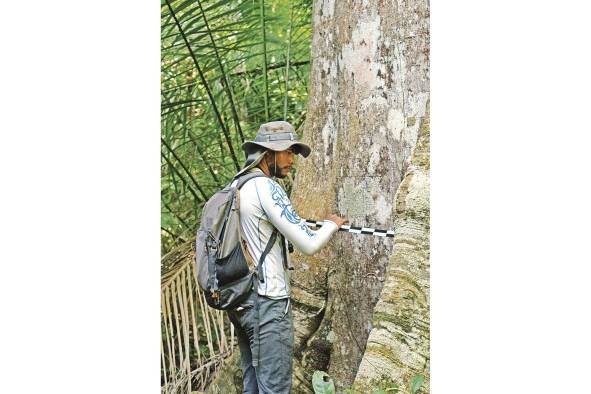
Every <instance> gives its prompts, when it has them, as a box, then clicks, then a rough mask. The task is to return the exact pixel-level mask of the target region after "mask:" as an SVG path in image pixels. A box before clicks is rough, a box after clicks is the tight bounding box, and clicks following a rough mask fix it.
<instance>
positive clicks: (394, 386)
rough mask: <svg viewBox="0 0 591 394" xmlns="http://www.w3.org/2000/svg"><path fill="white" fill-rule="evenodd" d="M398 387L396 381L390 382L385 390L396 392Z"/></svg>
mask: <svg viewBox="0 0 591 394" xmlns="http://www.w3.org/2000/svg"><path fill="white" fill-rule="evenodd" d="M399 389H400V388H399V387H398V385H397V384H396V383H392V385H391V386H390V387H388V388H387V389H386V392H394V393H397V392H398V390H399Z"/></svg>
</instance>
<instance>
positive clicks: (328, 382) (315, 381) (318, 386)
mask: <svg viewBox="0 0 591 394" xmlns="http://www.w3.org/2000/svg"><path fill="white" fill-rule="evenodd" d="M312 388H313V389H314V394H334V393H335V387H334V382H333V381H332V379H331V378H330V376H328V374H327V373H326V372H323V371H316V372H314V375H312Z"/></svg>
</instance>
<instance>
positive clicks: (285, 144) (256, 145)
mask: <svg viewBox="0 0 591 394" xmlns="http://www.w3.org/2000/svg"><path fill="white" fill-rule="evenodd" d="M261 147H263V148H265V149H270V150H273V151H276V152H281V151H284V150H287V149H289V148H292V147H294V148H295V150H294V153H295V154H300V155H302V156H304V157H308V156H309V155H310V152H311V151H312V150H311V149H310V147H309V146H308V145H306V144H304V143H302V142H297V141H272V142H254V141H246V142H245V143H244V144H242V149H244V151H245V152H246V154H247V155H248V154H250V153H251V152H254V151H256V150H259V149H260V148H261Z"/></svg>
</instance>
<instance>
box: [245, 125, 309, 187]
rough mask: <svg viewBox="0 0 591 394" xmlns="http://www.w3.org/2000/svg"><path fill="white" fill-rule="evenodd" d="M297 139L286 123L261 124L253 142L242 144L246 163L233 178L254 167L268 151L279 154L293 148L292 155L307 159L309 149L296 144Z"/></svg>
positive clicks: (292, 129) (306, 146) (293, 130)
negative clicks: (299, 155)
mask: <svg viewBox="0 0 591 394" xmlns="http://www.w3.org/2000/svg"><path fill="white" fill-rule="evenodd" d="M297 138H298V136H297V134H296V132H295V129H294V128H293V126H292V125H291V124H289V123H288V122H284V121H275V122H269V123H264V124H262V125H261V127H259V131H258V132H257V135H256V137H255V138H254V141H246V142H245V143H244V144H242V149H243V150H244V152H245V153H246V161H245V162H244V165H243V166H242V169H241V170H240V171H239V172H238V173H237V174H236V176H235V177H237V176H239V175H241V174H244V173H245V172H247V171H249V170H250V169H252V168H254V167H256V166H257V165H258V164H259V163H260V162H261V159H262V158H263V156H264V154H265V152H266V151H267V150H268V149H270V150H273V151H277V152H281V151H284V150H287V149H289V148H292V147H293V151H294V152H293V153H295V154H301V155H302V156H304V157H308V155H309V154H310V151H311V149H310V147H309V146H308V145H306V144H304V143H302V142H298V139H297Z"/></svg>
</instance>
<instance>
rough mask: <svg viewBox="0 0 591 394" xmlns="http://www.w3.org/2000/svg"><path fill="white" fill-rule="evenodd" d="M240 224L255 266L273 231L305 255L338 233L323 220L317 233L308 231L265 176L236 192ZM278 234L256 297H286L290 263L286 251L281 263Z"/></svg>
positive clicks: (273, 182)
mask: <svg viewBox="0 0 591 394" xmlns="http://www.w3.org/2000/svg"><path fill="white" fill-rule="evenodd" d="M251 171H261V170H260V169H259V168H255V169H253V170H251ZM261 172H262V171H261ZM240 224H241V227H242V231H243V234H244V236H245V238H246V243H247V247H248V251H249V252H250V254H251V256H252V257H253V259H254V261H255V263H258V261H259V259H260V257H261V254H262V253H263V251H264V249H265V246H266V245H267V242H268V241H269V238H270V237H271V234H272V233H273V229H274V228H276V229H277V230H278V231H279V233H280V234H282V235H283V236H284V237H285V238H286V239H287V240H289V241H291V243H292V244H293V245H294V247H295V248H297V249H298V250H299V251H301V252H302V253H304V254H307V255H311V254H314V253H316V252H317V251H318V250H320V249H321V248H322V247H323V246H324V245H326V243H327V242H328V240H329V239H330V237H331V236H332V234H334V233H335V232H336V231H337V230H338V226H337V224H336V223H334V222H332V221H329V220H326V221H324V224H323V226H322V227H321V228H320V229H318V230H317V231H313V230H311V229H310V228H309V227H308V226H307V225H306V221H305V220H304V219H302V218H300V216H299V215H298V214H297V213H296V212H295V211H294V209H293V207H292V205H291V201H290V200H289V198H288V197H287V194H286V193H285V191H284V190H283V188H282V187H281V185H279V184H278V183H277V182H275V181H274V180H273V179H271V178H268V177H257V178H253V179H251V180H249V181H247V182H246V183H245V184H244V185H243V186H242V188H241V189H240ZM280 234H278V236H277V240H276V241H275V243H274V245H273V247H272V248H271V250H270V251H269V254H268V255H267V257H266V258H265V261H264V262H263V267H262V270H263V272H264V276H265V283H260V284H259V287H258V292H259V294H260V295H264V296H267V297H269V298H277V299H279V298H287V297H289V294H290V290H289V276H288V274H287V267H291V264H290V262H289V253H287V252H286V253H285V255H286V258H287V261H286V262H285V264H284V262H283V260H284V259H283V258H282V254H283V253H282V248H281V240H282V239H283V238H282V237H280V236H279V235H280ZM285 249H286V250H287V245H285Z"/></svg>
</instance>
